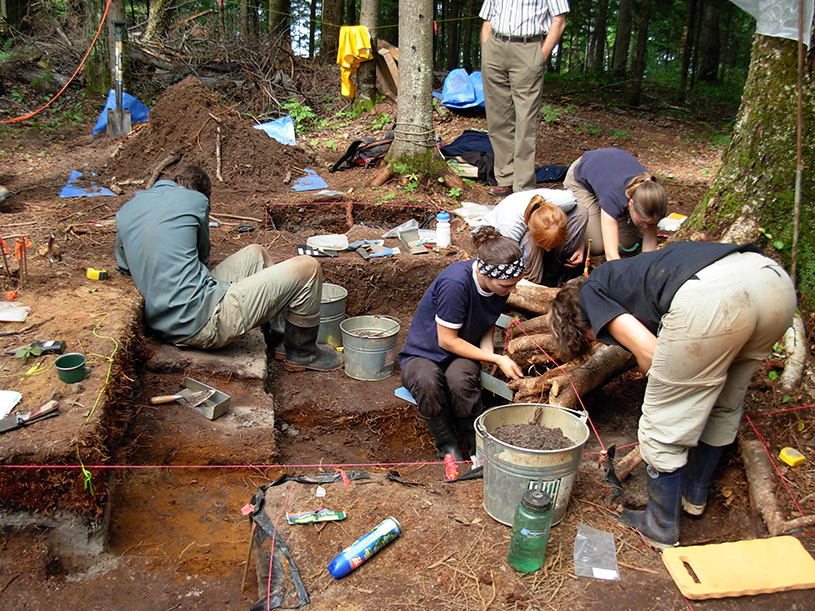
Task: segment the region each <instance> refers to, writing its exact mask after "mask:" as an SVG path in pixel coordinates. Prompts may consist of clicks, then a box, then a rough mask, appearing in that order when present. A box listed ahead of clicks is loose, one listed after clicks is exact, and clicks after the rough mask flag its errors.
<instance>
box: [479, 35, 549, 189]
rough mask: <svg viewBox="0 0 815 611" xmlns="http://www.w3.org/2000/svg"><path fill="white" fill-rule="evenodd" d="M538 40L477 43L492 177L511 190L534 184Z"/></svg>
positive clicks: (539, 67) (540, 55)
mask: <svg viewBox="0 0 815 611" xmlns="http://www.w3.org/2000/svg"><path fill="white" fill-rule="evenodd" d="M544 64H545V62H544V61H543V51H542V50H541V42H540V41H533V42H526V43H522V42H501V41H500V40H497V39H495V38H494V37H493V36H490V37H489V38H488V39H487V40H486V42H484V44H483V45H482V48H481V77H482V80H483V82H484V106H485V111H486V114H487V128H488V129H489V133H490V144H492V150H493V153H494V154H495V180H496V182H497V183H498V185H499V186H502V187H512V189H513V191H515V192H518V191H526V190H529V189H534V188H535V186H536V185H537V181H536V180H535V154H536V153H537V145H538V135H537V128H538V117H539V116H540V107H541V95H542V93H543V69H544Z"/></svg>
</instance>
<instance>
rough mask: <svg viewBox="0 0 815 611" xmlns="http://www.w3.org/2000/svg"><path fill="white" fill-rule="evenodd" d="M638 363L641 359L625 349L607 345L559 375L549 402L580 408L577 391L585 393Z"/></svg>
mask: <svg viewBox="0 0 815 611" xmlns="http://www.w3.org/2000/svg"><path fill="white" fill-rule="evenodd" d="M636 365H637V359H636V358H635V357H634V355H633V354H631V353H630V352H628V350H626V349H625V348H620V347H619V346H605V345H603V346H601V347H600V348H599V349H597V350H596V351H595V352H593V353H592V355H591V356H590V357H589V358H588V359H586V362H585V363H583V364H582V365H581V366H580V367H578V368H577V369H574V370H573V371H572V372H571V373H569V375H562V376H559V377H557V378H555V379H554V380H553V381H552V389H551V390H550V391H549V403H551V404H552V405H556V406H558V407H567V408H569V409H577V407H578V403H577V395H576V394H575V390H577V393H578V394H579V395H580V396H583V395H585V394H586V393H588V392H591V391H592V390H594V389H595V388H598V387H600V386H602V385H603V384H605V383H606V382H608V381H609V380H610V379H612V378H614V377H616V376H618V375H620V374H622V373H625V372H626V371H628V370H629V369H632V368H634V367H635V366H636ZM573 384H574V387H572V385H573Z"/></svg>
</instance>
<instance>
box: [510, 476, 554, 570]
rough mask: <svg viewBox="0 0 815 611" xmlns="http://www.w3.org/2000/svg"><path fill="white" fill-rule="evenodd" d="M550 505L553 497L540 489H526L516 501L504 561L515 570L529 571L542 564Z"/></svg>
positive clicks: (538, 567)
mask: <svg viewBox="0 0 815 611" xmlns="http://www.w3.org/2000/svg"><path fill="white" fill-rule="evenodd" d="M553 509H554V508H553V507H552V499H551V498H550V497H549V495H548V494H547V493H546V492H543V491H542V490H527V491H526V492H525V493H524V495H523V498H521V502H520V503H518V508H517V509H516V510H515V521H514V522H513V523H512V537H511V538H510V540H509V552H508V553H507V562H508V563H509V565H510V566H511V567H512V568H513V569H515V570H516V571H519V572H521V573H532V572H534V571H537V570H538V569H540V568H541V567H542V566H543V561H544V558H545V556H546V542H547V541H548V540H549V528H550V526H551V525H552V511H553Z"/></svg>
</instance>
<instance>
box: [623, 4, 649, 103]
mask: <svg viewBox="0 0 815 611" xmlns="http://www.w3.org/2000/svg"><path fill="white" fill-rule="evenodd" d="M650 20H651V0H642V6H641V7H640V14H639V19H638V22H639V23H638V24H637V55H636V56H635V57H634V69H633V74H632V75H631V77H632V84H631V94H630V95H629V97H628V103H629V104H630V105H631V106H639V104H640V97H641V96H642V79H643V77H644V76H645V58H646V54H647V48H646V47H647V45H648V22H649V21H650Z"/></svg>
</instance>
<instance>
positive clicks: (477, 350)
mask: <svg viewBox="0 0 815 611" xmlns="http://www.w3.org/2000/svg"><path fill="white" fill-rule="evenodd" d="M473 242H474V243H475V246H476V253H477V254H476V258H475V259H474V260H470V261H458V262H456V263H453V264H452V265H450V266H449V267H447V268H446V269H445V270H444V271H443V272H442V273H441V274H439V276H438V277H437V278H436V279H435V280H434V281H433V283H432V284H431V285H430V287H429V288H428V289H427V291H425V294H424V296H423V297H422V299H421V301H420V302H419V306H418V307H417V308H416V313H415V314H414V315H413V322H412V323H411V325H410V330H409V331H408V336H407V340H406V342H405V347H404V349H403V350H402V351H401V352H400V353H399V365H400V367H401V369H402V384H404V385H405V388H407V389H408V390H409V391H410V392H411V394H412V395H413V397H414V398H415V399H416V403H417V405H418V408H419V412H420V413H421V415H422V417H423V418H424V420H425V422H426V423H427V426H428V428H429V429H430V432H431V433H432V434H433V438H434V439H435V442H436V450H437V451H438V455H439V457H444V456H446V455H447V454H452V455H453V457H454V458H455V460H457V461H460V460H463V457H462V453H461V450H460V448H459V446H458V443H457V441H456V436H455V429H454V424H453V418H455V421H456V423H457V425H458V428H459V430H460V432H461V433H462V435H463V436H464V438H465V439H466V441H467V445H468V449H469V451H470V452H471V453H472V454H474V453H475V431H474V428H473V425H474V421H475V419H476V418H477V417H478V416H479V415H480V414H481V412H482V411H483V410H484V407H483V404H482V402H481V385H480V376H481V363H482V362H487V363H492V364H494V365H497V366H498V367H499V368H500V369H501V371H502V372H503V374H504V375H505V376H507V377H508V378H511V379H513V380H517V379H520V378H521V377H523V372H522V371H521V368H520V367H519V366H518V364H517V363H515V362H514V361H513V360H512V359H511V358H509V357H508V356H506V355H503V354H496V353H495V345H494V341H493V332H494V327H495V322H496V321H497V320H498V317H499V316H500V315H501V311H502V310H503V308H504V304H505V303H506V301H507V298H508V297H509V295H510V294H511V293H514V292H515V285H516V284H517V283H518V281H519V280H520V279H521V277H522V276H523V273H524V260H523V253H522V252H521V249H520V247H519V246H518V243H517V242H515V241H513V240H511V239H509V238H506V237H503V236H502V235H501V234H500V233H498V231H497V230H496V229H494V228H492V227H485V228H482V229H481V230H480V231H478V232H477V233H476V235H475V236H473Z"/></svg>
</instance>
